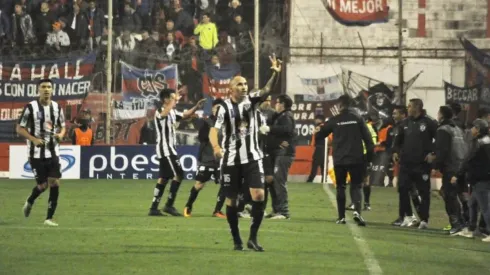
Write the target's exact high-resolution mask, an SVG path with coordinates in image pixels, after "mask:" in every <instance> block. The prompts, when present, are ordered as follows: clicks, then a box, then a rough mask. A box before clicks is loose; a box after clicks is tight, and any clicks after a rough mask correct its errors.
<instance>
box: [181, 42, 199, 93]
mask: <svg viewBox="0 0 490 275" xmlns="http://www.w3.org/2000/svg"><path fill="white" fill-rule="evenodd" d="M201 52H202V49H201V48H200V47H199V45H197V42H196V38H195V37H191V38H190V39H189V43H187V44H186V45H184V47H183V48H182V51H181V54H180V66H179V72H180V74H179V76H182V84H183V85H186V86H187V89H188V98H189V100H190V102H197V101H198V100H199V99H201V98H202V72H203V71H204V60H203V59H202V58H201V57H200V56H201Z"/></svg>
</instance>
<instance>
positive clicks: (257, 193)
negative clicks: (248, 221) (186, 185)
mask: <svg viewBox="0 0 490 275" xmlns="http://www.w3.org/2000/svg"><path fill="white" fill-rule="evenodd" d="M270 60H271V63H272V67H271V69H272V71H273V72H272V77H271V79H269V81H268V82H267V84H266V86H265V87H264V88H262V89H261V90H258V91H250V92H249V91H248V84H247V80H246V79H245V78H243V77H241V76H237V77H235V78H233V80H232V81H231V83H230V88H231V93H230V98H229V99H227V100H225V101H224V103H223V104H222V105H221V106H220V108H219V110H218V115H217V119H216V123H215V125H214V127H213V128H211V131H210V132H209V140H210V141H211V144H212V146H213V150H214V154H215V155H216V156H217V157H222V160H221V180H222V181H223V187H224V188H225V194H226V218H227V220H228V224H229V226H230V231H231V235H232V236H233V242H234V244H235V246H234V249H235V250H243V243H242V239H241V237H240V231H239V228H238V207H237V196H238V194H239V192H240V190H241V188H242V180H243V184H246V185H247V186H248V187H249V190H250V195H251V197H252V211H251V216H252V225H251V226H250V237H249V240H248V242H247V247H248V248H250V249H253V250H255V251H260V252H261V251H264V249H263V248H262V246H260V245H259V244H258V242H257V233H258V230H259V227H260V224H261V223H262V219H263V218H264V202H263V201H264V168H263V165H262V158H263V152H262V150H261V148H260V146H259V127H258V121H259V119H258V117H257V116H258V112H257V111H256V110H257V108H258V104H259V103H260V101H261V98H263V97H265V95H266V94H268V93H269V91H270V89H271V86H272V84H273V82H274V79H275V77H276V75H277V74H278V73H279V72H280V71H281V61H280V60H277V59H276V58H275V56H274V57H271V58H270ZM222 127H223V128H224V130H223V133H224V134H223V140H222V142H221V145H222V147H223V149H222V148H221V146H220V145H219V143H218V131H219V130H220V129H221V128H222ZM222 150H223V153H222Z"/></svg>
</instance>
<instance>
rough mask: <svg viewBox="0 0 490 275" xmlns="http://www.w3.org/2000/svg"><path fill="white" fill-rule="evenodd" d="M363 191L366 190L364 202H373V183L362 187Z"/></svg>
mask: <svg viewBox="0 0 490 275" xmlns="http://www.w3.org/2000/svg"><path fill="white" fill-rule="evenodd" d="M362 191H364V203H365V204H370V203H371V200H370V198H371V185H366V186H364V187H363V188H362Z"/></svg>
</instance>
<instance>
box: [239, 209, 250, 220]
mask: <svg viewBox="0 0 490 275" xmlns="http://www.w3.org/2000/svg"><path fill="white" fill-rule="evenodd" d="M238 217H239V218H244V219H250V214H248V213H245V211H243V212H238Z"/></svg>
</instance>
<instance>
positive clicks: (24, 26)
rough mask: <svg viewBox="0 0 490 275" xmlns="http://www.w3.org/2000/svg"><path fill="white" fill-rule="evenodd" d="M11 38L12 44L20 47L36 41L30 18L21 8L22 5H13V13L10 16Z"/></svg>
mask: <svg viewBox="0 0 490 275" xmlns="http://www.w3.org/2000/svg"><path fill="white" fill-rule="evenodd" d="M12 40H13V45H14V46H17V47H22V46H24V45H28V44H33V43H35V41H36V37H35V36H34V29H33V26H32V18H31V16H30V15H29V14H27V13H25V12H24V11H23V10H22V5H20V4H16V5H15V13H14V15H13V16H12Z"/></svg>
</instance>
